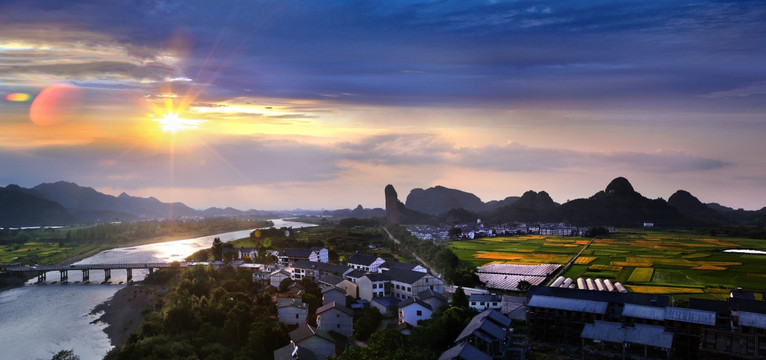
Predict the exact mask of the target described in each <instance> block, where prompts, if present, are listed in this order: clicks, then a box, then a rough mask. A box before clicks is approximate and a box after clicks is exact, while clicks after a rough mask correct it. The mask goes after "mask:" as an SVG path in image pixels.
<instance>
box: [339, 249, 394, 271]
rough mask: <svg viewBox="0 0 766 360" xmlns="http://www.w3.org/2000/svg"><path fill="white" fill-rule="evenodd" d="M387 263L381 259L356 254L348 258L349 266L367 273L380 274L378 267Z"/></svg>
mask: <svg viewBox="0 0 766 360" xmlns="http://www.w3.org/2000/svg"><path fill="white" fill-rule="evenodd" d="M385 262H386V261H385V260H383V259H382V258H380V257H377V256H373V255H366V254H360V253H358V252H357V253H354V255H351V257H349V258H348V266H349V267H351V268H354V269H359V270H363V271H365V272H378V267H380V265H382V264H383V263H385Z"/></svg>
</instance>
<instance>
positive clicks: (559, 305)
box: [527, 295, 607, 314]
mask: <svg viewBox="0 0 766 360" xmlns="http://www.w3.org/2000/svg"><path fill="white" fill-rule="evenodd" d="M527 306H528V307H541V308H547V309H558V310H568V311H579V312H587V313H592V314H605V313H606V307H607V303H606V302H604V301H592V300H579V299H568V298H561V297H555V296H545V295H534V296H532V299H530V300H529V304H528V305H527Z"/></svg>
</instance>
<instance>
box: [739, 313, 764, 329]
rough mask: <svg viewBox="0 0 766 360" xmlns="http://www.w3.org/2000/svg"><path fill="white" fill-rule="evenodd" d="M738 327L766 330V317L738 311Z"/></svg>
mask: <svg viewBox="0 0 766 360" xmlns="http://www.w3.org/2000/svg"><path fill="white" fill-rule="evenodd" d="M739 326H748V327H754V328H758V329H766V315H764V314H756V313H751V312H745V311H740V312H739Z"/></svg>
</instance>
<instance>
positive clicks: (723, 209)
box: [705, 203, 734, 213]
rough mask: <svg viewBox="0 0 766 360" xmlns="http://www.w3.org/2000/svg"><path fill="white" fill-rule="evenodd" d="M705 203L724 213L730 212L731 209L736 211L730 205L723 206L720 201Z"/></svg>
mask: <svg viewBox="0 0 766 360" xmlns="http://www.w3.org/2000/svg"><path fill="white" fill-rule="evenodd" d="M705 205H707V207H709V208H711V209H713V210H715V211H718V212H722V213H725V212H729V211H734V208H730V207H728V206H723V205H721V204H719V203H707V204H705Z"/></svg>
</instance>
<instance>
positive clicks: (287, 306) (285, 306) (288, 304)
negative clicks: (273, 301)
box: [277, 298, 309, 326]
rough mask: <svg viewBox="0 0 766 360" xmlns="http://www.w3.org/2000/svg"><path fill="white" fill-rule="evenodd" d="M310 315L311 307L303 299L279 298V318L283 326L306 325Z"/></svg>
mask: <svg viewBox="0 0 766 360" xmlns="http://www.w3.org/2000/svg"><path fill="white" fill-rule="evenodd" d="M308 313H309V307H308V306H307V305H306V304H304V303H303V301H301V299H293V298H277V314H278V315H277V316H278V318H279V321H280V322H281V323H283V324H286V325H297V326H302V325H305V324H306V317H307V316H308Z"/></svg>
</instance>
